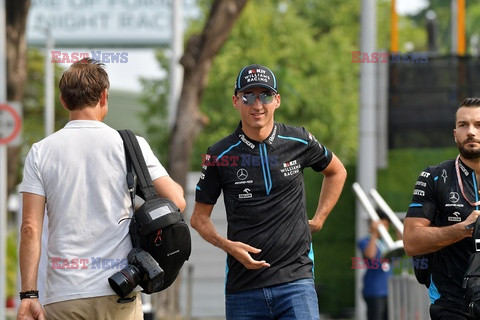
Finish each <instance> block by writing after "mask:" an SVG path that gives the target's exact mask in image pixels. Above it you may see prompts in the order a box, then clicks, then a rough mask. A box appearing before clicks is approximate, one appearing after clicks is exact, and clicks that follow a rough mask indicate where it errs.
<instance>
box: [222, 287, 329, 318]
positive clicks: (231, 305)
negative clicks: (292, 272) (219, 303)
mask: <svg viewBox="0 0 480 320" xmlns="http://www.w3.org/2000/svg"><path fill="white" fill-rule="evenodd" d="M225 309H226V316H227V320H247V319H249V320H251V319H258V320H266V319H272V320H277V319H282V320H287V319H289V320H290V319H292V320H293V319H298V320H319V319H320V313H319V311H318V299H317V292H316V291H315V285H314V283H313V279H301V280H297V281H293V282H288V283H282V284H279V285H274V286H270V287H265V288H260V289H253V290H248V291H243V292H239V293H227V294H226V295H225Z"/></svg>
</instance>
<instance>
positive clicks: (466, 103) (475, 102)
mask: <svg viewBox="0 0 480 320" xmlns="http://www.w3.org/2000/svg"><path fill="white" fill-rule="evenodd" d="M461 107H467V108H468V107H480V98H476V97H472V98H466V99H465V100H463V101H462V103H460V105H459V106H458V109H460V108H461Z"/></svg>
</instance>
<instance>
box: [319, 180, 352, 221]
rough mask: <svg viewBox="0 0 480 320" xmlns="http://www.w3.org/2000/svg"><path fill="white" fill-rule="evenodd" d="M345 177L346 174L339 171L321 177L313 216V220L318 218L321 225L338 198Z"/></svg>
mask: <svg viewBox="0 0 480 320" xmlns="http://www.w3.org/2000/svg"><path fill="white" fill-rule="evenodd" d="M345 177H346V175H344V174H341V173H339V174H336V175H330V176H325V177H324V179H323V183H322V190H321V191H320V196H319V199H318V206H317V210H316V211H315V215H314V217H313V220H315V219H318V220H319V221H320V222H321V225H322V226H323V223H324V222H325V220H326V219H327V217H328V215H329V214H330V212H331V211H332V209H333V208H334V207H335V205H336V204H337V202H338V199H339V198H340V195H341V193H342V189H343V185H344V183H345Z"/></svg>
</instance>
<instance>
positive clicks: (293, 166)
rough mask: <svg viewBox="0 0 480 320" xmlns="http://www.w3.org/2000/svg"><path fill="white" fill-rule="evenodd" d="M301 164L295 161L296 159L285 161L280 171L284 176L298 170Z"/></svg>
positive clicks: (295, 172)
mask: <svg viewBox="0 0 480 320" xmlns="http://www.w3.org/2000/svg"><path fill="white" fill-rule="evenodd" d="M300 168H301V165H300V164H298V163H297V160H293V161H289V162H285V163H284V164H283V168H282V169H280V172H281V173H283V176H284V177H288V176H292V175H294V174H297V173H299V172H300Z"/></svg>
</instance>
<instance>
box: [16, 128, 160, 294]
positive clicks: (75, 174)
mask: <svg viewBox="0 0 480 320" xmlns="http://www.w3.org/2000/svg"><path fill="white" fill-rule="evenodd" d="M137 138H138V141H139V143H140V147H141V149H142V152H143V156H144V157H145V162H146V163H147V166H148V169H149V172H150V175H151V177H152V180H155V179H157V178H160V177H162V176H166V175H168V174H167V172H166V170H165V169H164V168H163V166H162V165H161V164H160V162H159V161H158V159H157V158H156V157H155V155H154V154H153V152H152V150H151V148H150V146H149V145H148V143H147V142H146V141H145V139H143V138H141V137H137ZM20 192H28V193H34V194H38V195H42V196H44V197H45V198H46V206H47V214H48V230H49V234H48V249H47V256H48V266H47V280H46V288H45V291H46V292H45V304H49V303H54V302H59V301H65V300H72V299H79V298H87V297H97V296H105V295H112V294H115V293H114V291H113V290H112V289H111V288H110V285H109V283H108V278H109V277H110V276H111V275H113V274H114V273H116V272H118V271H120V270H121V269H123V268H125V267H126V266H127V264H128V261H127V255H128V253H129V252H130V250H131V249H132V244H131V240H130V236H129V234H128V227H129V224H130V220H129V219H126V220H124V219H125V218H130V217H131V216H132V214H133V211H132V204H131V199H130V195H129V193H128V190H127V183H126V164H125V150H124V147H123V140H122V138H121V137H120V134H119V133H118V132H117V131H116V130H115V129H113V128H110V127H109V126H107V125H106V124H104V123H102V122H100V121H88V120H75V121H70V122H69V123H68V124H67V125H66V126H65V127H64V128H63V129H61V130H59V131H58V132H56V133H54V134H52V135H50V136H48V137H46V138H45V139H43V140H42V141H40V142H38V143H35V144H34V145H33V146H32V148H31V150H30V151H29V153H28V155H27V158H26V160H25V167H24V175H23V181H22V184H21V187H20Z"/></svg>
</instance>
